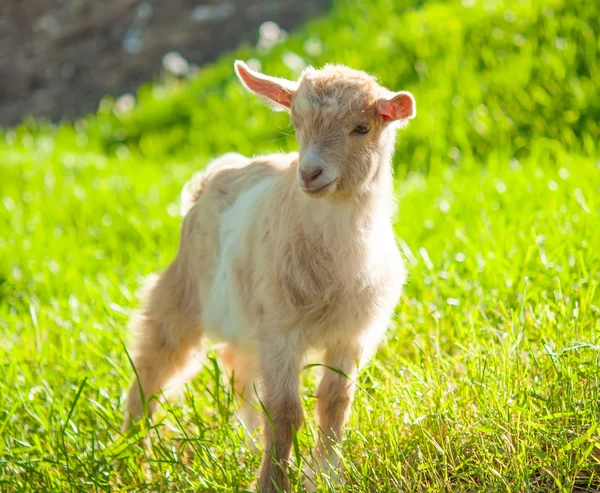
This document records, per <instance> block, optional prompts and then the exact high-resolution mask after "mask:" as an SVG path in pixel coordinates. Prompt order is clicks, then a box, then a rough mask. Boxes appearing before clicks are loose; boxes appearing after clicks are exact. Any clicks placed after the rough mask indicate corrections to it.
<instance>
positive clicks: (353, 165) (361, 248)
mask: <svg viewBox="0 0 600 493" xmlns="http://www.w3.org/2000/svg"><path fill="white" fill-rule="evenodd" d="M236 71H237V73H238V76H239V77H240V79H241V80H242V82H243V83H244V85H245V86H246V87H247V88H248V89H250V90H251V91H253V92H255V93H257V94H259V95H260V96H262V97H264V98H266V99H267V100H269V101H270V102H271V103H273V104H274V105H276V106H278V107H280V108H283V109H287V110H289V111H290V113H291V120H292V123H293V124H294V126H295V128H296V133H297V138H298V141H299V153H291V154H274V155H269V156H261V157H256V158H246V157H244V156H241V155H239V154H226V155H224V156H222V157H220V158H219V159H217V160H215V161H213V162H212V163H211V164H210V165H209V166H208V167H207V168H206V169H205V170H204V171H202V172H200V173H197V174H196V175H195V176H194V178H193V179H192V180H191V181H190V182H189V183H188V184H187V185H186V186H185V188H184V191H183V194H182V206H181V209H182V212H183V213H184V214H185V218H184V220H183V226H182V229H181V238H180V246H179V251H178V253H177V256H176V258H175V260H174V261H173V263H172V264H171V265H170V266H169V267H168V268H167V269H166V270H165V271H164V272H163V273H162V274H160V276H158V277H157V278H156V280H155V281H153V283H152V284H151V285H150V286H149V287H148V288H147V290H146V293H145V294H144V296H143V298H142V308H141V310H140V313H139V315H138V316H137V317H136V318H135V319H134V321H133V326H134V329H135V330H136V332H137V336H136V337H137V338H136V345H135V348H134V350H133V361H134V364H135V367H136V372H137V375H138V378H139V381H136V382H134V383H133V385H132V387H131V390H130V392H129V397H128V403H127V406H128V413H127V418H126V424H125V427H126V428H127V427H128V426H129V424H130V419H131V420H137V419H139V418H140V417H142V416H143V414H144V407H143V404H142V402H143V400H142V398H141V395H142V394H141V393H140V386H141V389H142V391H143V395H144V396H145V397H146V398H147V399H149V401H148V403H149V405H148V408H147V411H148V412H151V411H152V407H153V402H154V401H153V400H152V399H150V397H151V396H152V395H153V394H156V393H157V392H159V391H160V390H162V389H165V388H166V387H167V386H168V385H169V383H170V381H171V380H172V379H174V378H175V377H177V376H179V375H180V374H181V372H182V371H184V370H185V369H186V368H187V367H188V365H189V364H191V363H193V362H194V359H195V354H196V353H197V352H198V351H199V350H201V349H202V344H203V339H204V336H208V337H209V338H211V339H212V340H217V341H220V342H221V346H220V347H221V350H220V354H221V356H222V362H223V364H224V365H225V366H227V367H228V368H229V369H230V371H232V372H233V376H234V379H235V388H236V390H237V391H238V392H239V393H240V394H241V395H242V396H243V398H244V403H245V404H244V405H243V411H245V412H244V413H243V414H244V418H245V419H247V420H250V421H253V420H254V418H253V413H254V412H255V406H253V404H254V403H255V401H254V397H255V396H254V388H255V383H256V382H260V387H259V388H260V389H261V390H260V399H261V401H262V404H263V405H264V408H265V409H266V411H267V414H268V418H267V419H265V421H264V450H265V455H264V457H263V461H262V465H261V470H260V474H259V480H258V481H259V489H260V492H262V493H265V492H269V493H270V492H275V491H278V489H281V490H283V491H287V490H288V489H289V481H288V479H287V477H286V462H287V460H288V459H289V455H290V451H291V446H292V433H293V429H294V428H295V429H296V430H298V429H299V428H300V427H301V425H302V421H303V412H302V407H301V400H300V395H299V388H298V387H299V373H300V370H301V368H302V365H303V361H304V357H305V355H306V353H307V351H309V350H317V351H320V352H321V353H322V354H323V359H322V360H321V362H322V363H323V364H324V366H325V367H326V368H327V367H328V368H334V369H339V370H340V371H341V372H340V371H332V370H329V369H326V370H325V373H324V376H323V379H322V382H321V384H320V386H319V389H318V418H319V426H320V430H321V431H320V433H321V436H320V438H319V443H318V445H317V452H316V456H317V457H318V458H319V460H320V465H321V466H324V465H325V464H326V463H327V464H328V465H329V466H331V465H333V466H337V465H338V459H337V456H336V455H335V453H334V452H333V451H332V447H333V445H334V444H335V443H336V442H338V441H339V440H340V439H341V437H342V431H343V427H344V425H345V423H346V422H347V420H348V415H349V411H350V406H351V403H352V399H353V394H354V383H353V380H354V378H355V377H356V375H357V371H358V366H359V362H364V361H366V360H367V359H368V358H369V357H370V356H371V354H372V353H373V351H374V349H375V347H376V345H377V344H378V343H379V342H380V340H381V338H382V336H383V334H384V332H385V330H386V327H387V324H388V322H389V318H390V315H391V313H392V310H393V309H394V306H395V304H396V303H397V301H398V298H399V296H400V292H401V288H402V285H403V283H404V281H405V270H404V267H403V263H402V259H401V256H400V254H399V252H398V248H397V246H396V242H395V239H394V233H393V229H392V220H391V219H392V215H393V213H394V209H395V206H394V199H393V194H392V169H391V156H392V152H393V148H394V142H395V135H396V129H397V128H398V127H399V126H401V124H402V123H405V122H406V121H407V120H408V119H409V118H412V117H413V116H414V115H415V105H414V99H413V98H412V96H411V95H410V94H409V93H405V92H401V93H391V92H390V91H388V90H387V89H384V88H383V87H381V86H380V85H379V84H377V82H376V81H375V80H374V79H373V78H372V77H371V76H369V75H367V74H365V73H363V72H359V71H355V70H351V69H348V68H346V67H343V66H326V67H325V68H323V69H321V70H314V69H308V70H307V71H305V72H304V73H303V74H302V76H301V77H300V80H299V81H298V82H290V81H284V80H282V79H275V78H271V77H267V76H264V75H262V74H258V73H256V72H253V71H251V70H250V69H249V68H248V67H247V66H246V65H245V64H243V63H242V62H236ZM357 125H362V126H359V127H357ZM355 127H356V128H355ZM365 128H368V131H367V132H366V133H364V134H363V132H362V130H364V129H365ZM356 129H358V130H360V132H359V131H357V130H356ZM307 170H308V171H307ZM315 170H316V171H315ZM306 173H309V175H310V177H313V176H314V175H317V177H316V178H314V177H313V178H310V180H308V181H307V180H306V179H305V177H306V176H307V174H306ZM303 180H304V181H303ZM311 180H312V181H311ZM344 375H346V376H347V377H348V378H346V377H345V376H344ZM248 424H249V425H251V423H248ZM317 467H320V466H319V465H318V464H317Z"/></svg>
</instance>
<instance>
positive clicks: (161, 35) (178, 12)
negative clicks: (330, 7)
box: [0, 0, 327, 126]
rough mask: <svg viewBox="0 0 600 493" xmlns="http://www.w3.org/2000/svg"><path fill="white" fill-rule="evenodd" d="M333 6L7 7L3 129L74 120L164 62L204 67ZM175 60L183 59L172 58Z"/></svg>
mask: <svg viewBox="0 0 600 493" xmlns="http://www.w3.org/2000/svg"><path fill="white" fill-rule="evenodd" d="M326 3H327V0H220V1H218V0H217V1H210V0H208V1H200V2H198V1H191V0H142V1H141V0H102V1H98V0H2V1H0V125H1V126H8V125H14V124H16V123H18V122H19V121H21V120H22V119H23V118H24V117H25V116H28V115H32V116H35V117H47V118H50V119H52V120H58V119H61V118H73V117H77V116H80V115H83V114H85V113H88V112H90V111H94V110H95V109H96V108H97V105H98V102H99V100H100V98H101V97H102V96H104V95H105V94H109V95H114V96H118V95H121V94H123V93H125V92H131V91H134V90H135V88H136V86H138V85H139V84H141V83H143V82H145V81H148V80H149V79H151V78H152V76H153V74H155V73H156V71H157V70H158V69H159V68H160V67H161V66H162V65H163V63H164V62H165V61H166V63H168V64H169V63H170V64H171V65H172V66H173V67H172V68H173V69H174V70H177V67H178V66H181V64H182V61H183V63H185V61H189V62H190V63H193V64H197V65H201V64H203V63H206V62H209V61H211V60H214V59H215V58H216V57H217V56H218V55H219V54H220V53H222V52H223V51H226V50H231V49H233V48H235V47H236V46H238V45H239V44H240V43H242V42H251V43H255V42H256V41H257V40H258V32H259V27H260V26H261V25H262V24H263V23H264V22H265V21H274V22H275V23H276V24H278V25H279V26H281V27H282V28H283V29H285V30H289V29H293V28H294V27H296V26H298V25H299V24H301V23H302V22H304V21H305V20H307V19H308V18H310V17H312V16H314V15H317V14H319V13H320V12H322V11H323V10H324V9H325V8H326ZM170 52H175V53H178V54H180V55H181V57H178V56H175V55H173V56H171V57H170V58H169V56H167V57H166V59H165V55H167V54H168V53H170Z"/></svg>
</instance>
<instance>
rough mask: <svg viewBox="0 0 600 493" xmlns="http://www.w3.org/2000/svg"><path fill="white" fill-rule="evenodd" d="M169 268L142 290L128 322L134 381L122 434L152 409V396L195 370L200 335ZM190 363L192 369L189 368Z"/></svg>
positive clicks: (185, 296)
mask: <svg viewBox="0 0 600 493" xmlns="http://www.w3.org/2000/svg"><path fill="white" fill-rule="evenodd" d="M177 274H178V272H177V268H176V265H175V264H172V265H171V266H170V267H169V268H168V269H167V270H166V271H165V272H164V273H163V274H162V275H161V276H160V277H159V278H158V280H157V281H156V282H154V283H152V284H151V285H150V286H148V287H147V288H146V293H145V295H144V296H143V301H142V309H141V310H140V313H139V314H138V315H137V317H135V318H134V319H133V321H132V325H133V329H134V331H135V333H136V335H135V337H136V341H135V345H134V348H133V351H132V360H133V364H134V366H135V371H136V377H137V378H136V379H135V381H134V382H133V384H132V385H131V388H130V390H129V394H128V397H127V411H126V416H125V421H124V424H123V430H127V429H128V428H129V427H130V426H131V424H132V423H133V422H135V421H137V420H139V419H140V418H142V417H143V416H144V415H145V414H147V415H148V416H150V415H151V414H152V413H153V411H154V410H155V408H156V397H157V396H156V394H157V393H158V392H159V391H161V390H166V389H167V386H168V385H169V384H172V383H173V382H174V380H177V379H178V377H179V378H180V379H183V378H181V377H186V376H187V377H188V378H189V376H191V374H192V372H191V371H190V370H191V369H192V368H193V366H198V365H197V363H198V362H199V358H200V354H199V351H200V349H201V344H202V336H203V334H202V330H201V329H200V327H199V326H198V322H197V320H198V316H197V313H196V309H195V308H196V306H195V303H191V302H190V293H187V292H186V291H185V284H184V283H182V282H180V280H179V279H178V276H177ZM194 363H196V365H194Z"/></svg>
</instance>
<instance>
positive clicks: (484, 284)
mask: <svg viewBox="0 0 600 493" xmlns="http://www.w3.org/2000/svg"><path fill="white" fill-rule="evenodd" d="M599 33H600V7H598V5H597V3H596V2H592V1H579V2H571V1H569V0H562V1H561V0H547V1H543V2H541V1H533V0H522V1H519V2H513V1H504V0H497V1H495V2H492V1H485V2H479V1H477V2H476V1H475V0H463V1H462V2H456V1H451V2H435V1H433V0H429V1H427V0H426V1H417V0H405V1H396V2H393V1H390V0H369V1H366V0H343V1H341V2H337V3H335V5H333V6H332V8H331V9H330V11H329V12H328V13H327V14H326V16H324V17H323V18H321V19H317V20H314V21H311V22H309V23H308V24H306V25H305V26H303V27H302V28H301V29H299V30H298V31H297V32H294V33H291V34H290V36H289V37H288V38H287V39H286V40H285V41H283V42H282V43H280V44H277V45H275V46H272V47H269V48H265V47H252V46H243V47H240V48H239V50H238V51H237V52H236V53H231V54H226V55H224V56H223V57H222V58H220V59H219V60H217V61H216V62H215V63H213V64H211V65H209V66H206V67H201V68H200V69H199V71H198V73H197V74H194V75H193V76H191V77H188V78H184V79H180V78H175V77H173V76H169V75H168V74H163V75H161V76H157V78H156V80H155V81H153V82H151V83H148V84H147V85H145V86H143V87H141V88H140V89H139V91H138V93H137V94H136V95H135V98H134V99H132V98H120V99H118V100H114V99H111V98H105V99H104V100H103V101H102V102H101V103H100V106H99V109H98V112H97V113H96V114H93V115H89V116H87V117H85V118H82V119H80V120H77V121H75V122H71V123H70V122H64V123H61V124H50V123H48V122H43V121H34V120H25V121H24V123H23V124H22V125H20V126H19V127H17V128H14V129H5V130H4V131H3V132H2V134H1V135H0V491H2V492H10V493H16V492H62V491H64V492H79V491H85V492H88V491H89V492H92V491H93V492H100V491H120V492H125V491H132V492H133V491H135V492H140V491H148V492H150V491H201V492H204V491H207V492H238V491H245V490H247V489H248V488H249V486H250V484H251V482H252V480H253V479H254V476H255V473H256V470H257V468H258V463H259V455H257V454H255V453H254V452H252V451H251V450H250V449H249V448H248V447H247V446H246V444H245V443H244V432H243V430H242V427H241V426H240V424H239V421H238V419H237V417H236V412H235V411H236V401H235V399H234V394H233V391H232V390H231V388H230V387H229V386H228V385H226V384H223V382H222V381H221V380H222V379H221V375H220V368H219V366H218V364H217V362H216V361H215V359H214V358H213V356H212V353H211V352H209V353H208V358H207V362H206V364H205V366H204V369H203V370H202V371H201V373H200V374H199V375H198V377H196V378H195V379H194V380H193V381H192V382H191V383H190V384H188V385H187V386H186V388H185V391H184V392H183V395H182V398H181V399H180V400H177V399H170V400H168V401H166V402H165V403H164V404H163V406H162V412H161V413H160V415H159V419H158V420H157V421H156V422H155V424H154V425H153V430H152V433H151V440H152V450H151V451H148V450H145V449H143V448H142V447H140V446H139V445H138V444H137V442H136V441H135V439H134V438H135V437H124V436H122V435H121V434H120V432H119V429H120V426H121V423H122V413H123V403H124V389H125V388H126V387H127V386H128V385H129V383H130V381H131V378H132V376H133V371H132V368H131V364H130V361H129V358H128V355H127V351H126V347H127V343H128V342H129V340H130V337H129V334H128V332H127V321H128V317H129V315H130V314H131V312H132V310H133V309H134V308H135V307H136V292H137V290H138V289H139V287H140V286H141V283H142V281H143V279H144V277H145V276H147V275H149V274H151V273H152V272H155V271H158V270H160V269H162V268H164V267H165V266H166V265H167V264H168V263H169V261H170V260H171V259H172V258H173V256H174V254H175V252H176V248H177V242H178V230H179V225H180V223H181V219H180V217H179V209H178V200H179V193H180V191H181V188H182V186H183V184H184V183H185V181H186V180H187V179H189V177H190V176H191V174H192V173H193V172H194V171H196V170H198V169H200V168H202V167H203V166H204V165H205V164H206V163H207V162H208V160H210V159H211V158H212V157H215V156H217V155H219V154H221V153H224V152H228V151H237V152H241V153H243V154H246V155H253V154H260V153H265V152H271V151H278V150H284V151H289V150H294V149H295V142H294V139H293V130H292V128H291V126H290V125H289V122H288V117H287V115H286V114H284V113H273V112H271V110H270V109H269V108H267V107H265V106H264V105H262V104H260V103H258V102H257V100H256V98H254V97H252V96H251V95H249V94H248V93H247V92H246V91H245V90H244V89H243V88H242V87H241V85H240V84H239V82H238V81H237V80H236V79H235V76H234V73H233V68H232V63H233V60H234V59H235V58H241V59H245V60H247V59H255V60H256V61H258V62H260V64H261V66H262V69H263V70H264V71H265V72H266V73H269V74H272V75H277V76H283V77H288V78H293V77H295V76H297V72H298V70H300V69H301V68H302V67H303V66H304V65H305V64H312V65H315V66H320V65H322V64H324V63H327V62H336V63H344V64H347V65H350V66H352V67H354V68H358V69H362V70H366V71H368V72H370V73H373V74H375V75H377V76H378V78H379V79H380V81H381V82H382V83H383V84H384V85H386V86H387V87H390V88H391V89H393V90H401V89H406V90H410V91H411V92H412V93H413V94H414V95H415V97H416V101H417V111H418V113H417V118H416V119H415V120H413V122H412V123H411V124H410V126H409V127H408V128H407V129H405V130H403V131H402V132H400V133H399V137H398V144H397V151H396V154H395V158H394V167H395V177H396V178H395V187H396V194H397V197H398V204H399V212H398V215H397V219H396V223H395V229H396V232H397V239H398V244H399V246H400V247H401V249H402V251H403V253H404V256H405V258H406V263H407V266H408V269H409V272H410V279H409V282H408V284H407V286H406V288H405V291H404V294H403V296H402V298H401V299H400V300H399V303H398V306H397V309H396V313H395V316H394V318H393V320H392V322H391V330H390V331H389V334H388V338H387V341H386V343H385V344H384V345H383V346H382V347H381V348H380V350H379V352H378V353H377V356H376V358H375V359H374V360H373V363H372V365H370V366H369V367H367V368H366V369H365V370H364V371H363V372H362V373H361V374H360V376H359V380H358V384H359V390H358V392H357V396H356V401H355V404H354V407H353V413H352V418H351V421H350V423H349V426H348V431H347V436H346V439H345V441H344V443H343V447H342V450H341V453H343V462H344V469H345V474H346V478H347V483H346V485H345V486H344V487H343V488H337V489H336V490H335V491H345V492H369V493H370V492H393V491H407V492H412V491H414V492H417V491H418V492H421V491H423V492H425V491H433V492H442V491H444V492H446V491H489V492H495V491H507V492H516V491H519V492H555V491H556V492H571V491H581V492H583V491H600V370H599V364H600V286H599V285H600V217H599V213H600V148H599V142H600V84H599V83H598V81H600V64H599V63H598V62H599V56H598V55H599V52H600V36H599ZM304 374H305V375H306V378H305V387H306V392H304V394H303V398H304V403H305V409H306V413H307V417H308V419H307V424H306V426H305V428H304V429H303V430H302V431H301V432H300V433H299V434H298V437H297V443H296V444H295V445H296V446H295V454H294V455H295V463H296V465H297V466H300V465H301V463H302V461H303V459H304V458H305V457H308V456H309V454H310V445H311V444H312V443H313V439H314V435H315V431H316V430H315V428H316V426H315V423H314V420H313V419H312V414H313V411H314V407H315V398H314V396H313V394H314V376H313V370H312V369H310V368H307V369H306V371H305V372H304ZM146 468H149V469H150V470H151V472H152V477H151V478H150V479H149V478H148V477H147V475H146ZM292 473H293V475H294V478H293V479H294V481H296V480H297V478H298V476H299V474H298V473H297V471H295V470H294V471H293V472H292ZM320 488H321V489H320V491H330V490H331V486H330V484H329V479H328V478H327V477H323V478H322V482H321V485H320Z"/></svg>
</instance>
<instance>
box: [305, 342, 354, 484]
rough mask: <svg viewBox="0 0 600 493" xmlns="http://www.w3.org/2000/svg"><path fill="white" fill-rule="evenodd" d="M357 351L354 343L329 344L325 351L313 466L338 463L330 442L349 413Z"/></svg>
mask: <svg viewBox="0 0 600 493" xmlns="http://www.w3.org/2000/svg"><path fill="white" fill-rule="evenodd" d="M360 353H361V348H360V346H359V345H358V344H352V345H343V346H338V347H333V348H330V349H328V350H327V351H326V353H325V361H324V365H325V373H324V375H323V379H322V380H321V383H320V384H319V389H318V391H317V398H318V400H317V411H318V416H319V439H318V444H317V451H316V457H317V460H318V464H317V470H321V471H322V470H323V469H325V470H327V469H338V468H339V466H340V459H339V457H338V455H337V454H336V452H335V450H334V446H335V445H337V444H338V443H339V442H340V441H341V440H342V436H343V433H344V427H345V425H346V423H347V422H348V418H349V416H350V408H351V406H352V401H353V400H354V388H355V379H356V375H357V373H358V360H359V358H360ZM340 474H341V471H340Z"/></svg>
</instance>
